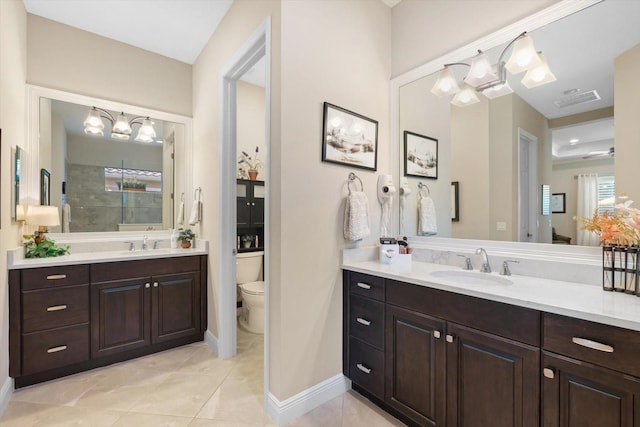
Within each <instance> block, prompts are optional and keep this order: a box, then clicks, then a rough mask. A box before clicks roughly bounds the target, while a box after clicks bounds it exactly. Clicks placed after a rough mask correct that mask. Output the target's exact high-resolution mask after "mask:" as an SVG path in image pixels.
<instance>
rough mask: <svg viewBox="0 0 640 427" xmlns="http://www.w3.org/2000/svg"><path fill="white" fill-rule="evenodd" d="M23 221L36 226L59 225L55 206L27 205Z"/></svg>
mask: <svg viewBox="0 0 640 427" xmlns="http://www.w3.org/2000/svg"><path fill="white" fill-rule="evenodd" d="M25 223H27V224H29V225H37V226H55V225H60V217H59V214H58V207H57V206H44V205H37V206H29V207H27V214H26V216H25Z"/></svg>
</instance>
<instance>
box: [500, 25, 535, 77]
mask: <svg viewBox="0 0 640 427" xmlns="http://www.w3.org/2000/svg"><path fill="white" fill-rule="evenodd" d="M541 62H542V60H541V59H540V57H539V56H538V52H536V48H535V46H534V45H533V39H532V38H531V37H530V36H528V35H526V34H522V35H520V36H519V37H518V38H517V39H516V40H515V42H514V44H513V51H512V52H511V57H510V58H509V60H508V61H507V63H506V64H505V65H504V66H505V68H506V69H507V70H509V72H510V73H511V74H518V73H521V72H523V71H527V70H530V69H531V68H533V67H535V66H537V65H540V63H541Z"/></svg>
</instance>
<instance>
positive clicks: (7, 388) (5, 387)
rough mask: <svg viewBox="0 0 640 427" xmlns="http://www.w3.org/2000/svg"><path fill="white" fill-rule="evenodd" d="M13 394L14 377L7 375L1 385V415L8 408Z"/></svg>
mask: <svg viewBox="0 0 640 427" xmlns="http://www.w3.org/2000/svg"><path fill="white" fill-rule="evenodd" d="M12 394H13V378H11V377H7V379H6V380H5V381H4V384H2V387H0V417H1V416H2V414H3V413H4V410H5V409H7V405H8V404H9V400H11V395H12Z"/></svg>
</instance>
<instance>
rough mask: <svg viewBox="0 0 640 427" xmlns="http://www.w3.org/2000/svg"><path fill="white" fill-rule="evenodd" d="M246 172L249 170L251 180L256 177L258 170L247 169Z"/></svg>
mask: <svg viewBox="0 0 640 427" xmlns="http://www.w3.org/2000/svg"><path fill="white" fill-rule="evenodd" d="M248 172H249V179H250V180H251V181H255V180H256V178H257V177H258V171H257V170H255V169H249V170H248Z"/></svg>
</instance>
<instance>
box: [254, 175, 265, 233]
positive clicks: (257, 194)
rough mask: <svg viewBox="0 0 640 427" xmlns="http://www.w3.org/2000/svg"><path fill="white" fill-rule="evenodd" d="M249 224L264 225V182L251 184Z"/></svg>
mask: <svg viewBox="0 0 640 427" xmlns="http://www.w3.org/2000/svg"><path fill="white" fill-rule="evenodd" d="M251 224H252V225H254V226H262V225H264V182H262V181H253V182H251Z"/></svg>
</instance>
